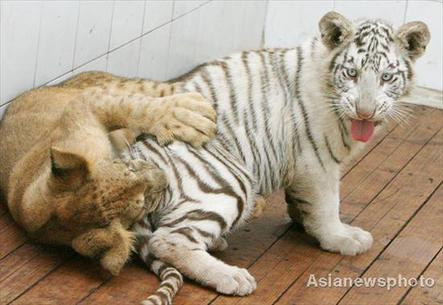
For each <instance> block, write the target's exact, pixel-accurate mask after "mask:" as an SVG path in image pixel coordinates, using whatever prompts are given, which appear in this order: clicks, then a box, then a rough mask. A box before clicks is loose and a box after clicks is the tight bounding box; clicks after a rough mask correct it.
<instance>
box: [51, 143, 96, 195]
mask: <svg viewBox="0 0 443 305" xmlns="http://www.w3.org/2000/svg"><path fill="white" fill-rule="evenodd" d="M50 155H51V173H52V176H53V177H54V178H55V181H56V183H57V186H58V187H59V188H61V189H62V190H73V189H76V188H79V187H80V186H82V185H83V183H84V182H85V181H86V179H87V178H88V175H89V169H88V163H87V161H86V159H85V158H84V157H83V156H81V155H78V154H76V153H72V152H67V151H63V150H61V149H59V148H56V147H51V151H50Z"/></svg>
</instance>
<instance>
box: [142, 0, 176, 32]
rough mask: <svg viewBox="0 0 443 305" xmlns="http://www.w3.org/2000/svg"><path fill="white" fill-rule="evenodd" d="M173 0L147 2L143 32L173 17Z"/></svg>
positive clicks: (151, 0)
mask: <svg viewBox="0 0 443 305" xmlns="http://www.w3.org/2000/svg"><path fill="white" fill-rule="evenodd" d="M173 6H174V1H173V0H149V1H147V2H146V9H145V21H144V23H143V33H146V32H149V31H152V30H153V29H155V28H156V27H158V26H160V25H162V24H165V23H168V22H169V21H171V19H172V10H173Z"/></svg>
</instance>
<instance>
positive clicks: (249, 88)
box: [241, 52, 257, 130]
mask: <svg viewBox="0 0 443 305" xmlns="http://www.w3.org/2000/svg"><path fill="white" fill-rule="evenodd" d="M248 54H249V53H248V52H243V53H242V56H241V59H242V62H243V65H244V67H245V73H246V80H247V83H248V86H247V95H248V105H249V113H250V115H251V116H252V128H253V129H254V130H257V114H256V113H255V109H254V101H253V99H252V75H251V68H250V67H249V60H248V59H249V58H248Z"/></svg>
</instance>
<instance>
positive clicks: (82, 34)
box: [74, 0, 114, 68]
mask: <svg viewBox="0 0 443 305" xmlns="http://www.w3.org/2000/svg"><path fill="white" fill-rule="evenodd" d="M113 4H114V2H113V1H103V0H101V1H99V0H96V1H80V11H79V19H78V29H77V41H76V48H75V55H74V68H75V67H78V66H80V65H82V64H84V63H86V62H88V61H90V60H92V59H94V58H96V57H98V56H100V55H103V54H105V53H106V52H107V51H108V44H109V35H110V32H111V21H112V20H111V18H112V9H113Z"/></svg>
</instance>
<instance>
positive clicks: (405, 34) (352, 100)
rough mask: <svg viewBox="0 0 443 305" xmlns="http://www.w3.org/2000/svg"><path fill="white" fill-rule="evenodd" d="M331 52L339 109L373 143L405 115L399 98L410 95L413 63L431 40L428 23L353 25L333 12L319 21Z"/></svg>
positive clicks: (331, 82) (331, 81)
mask: <svg viewBox="0 0 443 305" xmlns="http://www.w3.org/2000/svg"><path fill="white" fill-rule="evenodd" d="M319 28H320V33H321V39H322V42H323V44H324V45H325V46H326V47H327V48H328V50H329V57H328V63H329V64H328V76H327V79H328V81H327V83H328V87H329V89H330V90H329V93H330V95H331V97H332V103H333V108H334V110H335V111H336V112H337V113H338V114H339V115H340V116H342V117H344V118H347V119H350V120H351V122H352V124H351V134H352V137H353V139H354V140H357V141H363V142H366V141H368V140H369V139H370V138H371V136H372V134H373V131H374V126H375V125H377V124H378V123H380V122H382V121H384V120H386V119H388V118H392V119H399V120H401V119H402V118H401V117H402V116H403V110H402V109H401V107H400V105H401V103H400V102H398V99H399V98H400V97H402V96H403V95H405V94H407V93H408V92H409V89H410V87H411V84H412V81H413V78H414V72H413V64H414V62H415V60H416V59H417V58H419V57H420V56H421V55H423V53H424V51H425V48H426V45H427V44H428V42H429V40H430V33H429V30H428V28H427V26H426V24H424V23H423V22H419V21H416V22H409V23H406V24H404V25H402V26H401V27H400V28H399V29H397V30H396V31H395V30H393V28H392V27H391V26H390V25H388V24H387V23H385V22H383V21H380V20H364V21H359V22H356V23H353V22H351V21H349V20H347V19H346V18H345V17H343V16H342V15H340V14H338V13H336V12H329V13H327V14H326V15H325V16H323V18H322V19H321V20H320V23H319Z"/></svg>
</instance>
